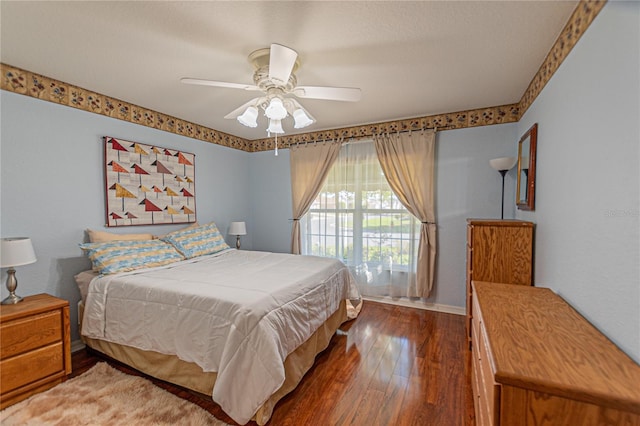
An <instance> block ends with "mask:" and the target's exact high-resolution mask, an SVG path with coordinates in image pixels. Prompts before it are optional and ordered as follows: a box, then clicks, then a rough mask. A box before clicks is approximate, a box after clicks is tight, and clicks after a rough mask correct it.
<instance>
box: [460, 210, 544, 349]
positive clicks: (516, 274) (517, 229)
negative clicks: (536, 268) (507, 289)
mask: <svg viewBox="0 0 640 426" xmlns="http://www.w3.org/2000/svg"><path fill="white" fill-rule="evenodd" d="M471 281H489V282H494V283H506V284H521V285H529V286H530V285H533V223H532V222H525V221H522V220H498V219H495V220H483V219H467V338H468V339H469V344H471V318H472V316H473V313H472V309H471V306H473V299H472V297H473V296H472V291H471Z"/></svg>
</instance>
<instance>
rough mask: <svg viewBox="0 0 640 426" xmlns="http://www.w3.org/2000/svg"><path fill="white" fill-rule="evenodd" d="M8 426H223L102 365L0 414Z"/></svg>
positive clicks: (143, 382)
mask: <svg viewBox="0 0 640 426" xmlns="http://www.w3.org/2000/svg"><path fill="white" fill-rule="evenodd" d="M0 423H2V426H11V425H16V426H17V425H29V426H31V425H33V426H35V425H37V426H52V425H74V426H76V425H92V426H94V425H95V426H116V425H118V426H119V425H127V426H128V425H158V426H160V425H172V426H174V425H192V426H200V425H203V426H204V425H207V426H227V424H226V423H224V422H222V421H220V420H218V419H216V418H215V417H214V416H213V415H211V414H210V413H208V412H207V411H205V410H203V409H202V408H200V407H198V406H197V405H195V404H192V403H191V402H189V401H186V400H184V399H181V398H178V397H177V396H175V395H173V394H171V393H169V392H167V391H165V390H163V389H160V388H159V387H157V386H155V385H154V384H153V383H151V382H150V381H149V380H146V379H144V378H142V377H137V376H130V375H128V374H125V373H122V372H120V371H118V370H116V369H114V368H112V367H110V366H109V365H108V364H107V363H105V362H100V363H98V364H96V365H95V366H93V367H92V368H91V369H90V370H89V371H87V372H86V373H84V374H82V375H80V376H78V377H75V378H73V379H70V380H67V381H66V382H64V383H62V384H60V385H58V386H56V387H54V388H52V389H49V390H48V391H46V392H43V393H40V394H36V395H34V396H32V397H31V398H29V399H26V400H24V401H22V402H19V403H18V404H16V405H13V406H11V407H8V408H6V409H5V410H3V411H1V412H0Z"/></svg>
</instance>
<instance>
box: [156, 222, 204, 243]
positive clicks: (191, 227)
mask: <svg viewBox="0 0 640 426" xmlns="http://www.w3.org/2000/svg"><path fill="white" fill-rule="evenodd" d="M199 227H200V224H199V223H198V222H193V223H192V224H191V225H189V226H187V227H185V228H182V229H178V231H186V230H187V229H193V228H199ZM165 235H167V234H165ZM165 235H154V236H153V239H154V240H160V239H162V238H163V237H164V236H165Z"/></svg>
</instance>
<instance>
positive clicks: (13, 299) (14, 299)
mask: <svg viewBox="0 0 640 426" xmlns="http://www.w3.org/2000/svg"><path fill="white" fill-rule="evenodd" d="M18 302H22V297H20V296H18V295H17V294H15V293H11V294H10V295H8V296H7V297H6V298H5V299H4V300H3V301H2V304H3V305H15V304H16V303H18Z"/></svg>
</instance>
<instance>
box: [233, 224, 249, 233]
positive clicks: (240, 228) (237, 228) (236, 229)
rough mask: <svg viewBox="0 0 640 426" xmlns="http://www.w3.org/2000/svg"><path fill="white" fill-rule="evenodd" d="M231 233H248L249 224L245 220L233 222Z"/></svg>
mask: <svg viewBox="0 0 640 426" xmlns="http://www.w3.org/2000/svg"><path fill="white" fill-rule="evenodd" d="M229 235H247V226H246V224H245V223H244V222H231V225H229Z"/></svg>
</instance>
